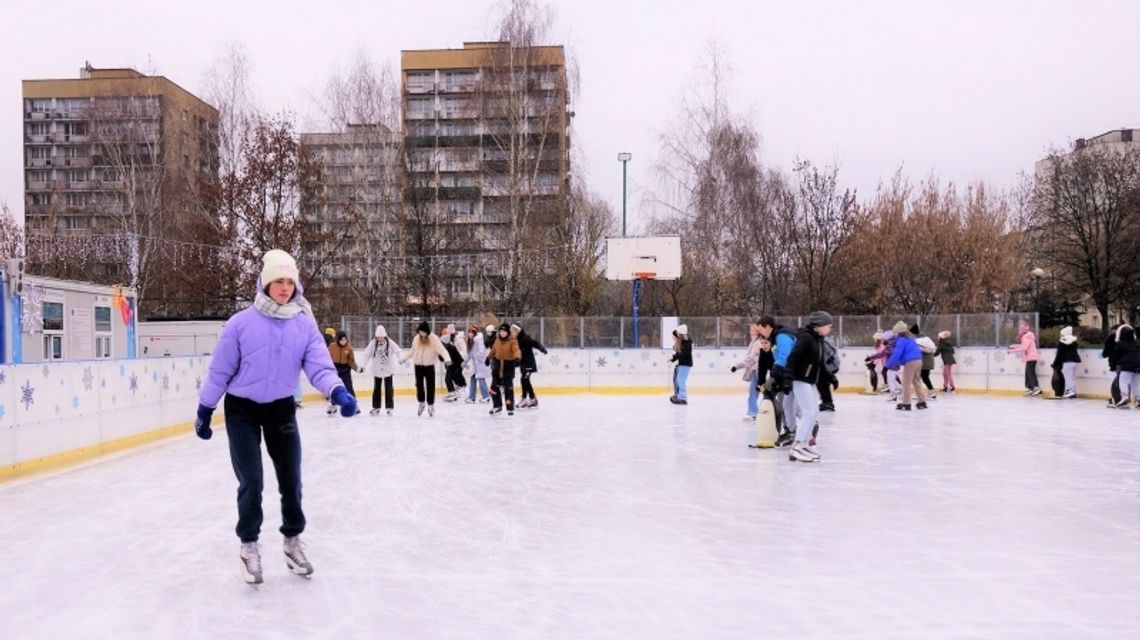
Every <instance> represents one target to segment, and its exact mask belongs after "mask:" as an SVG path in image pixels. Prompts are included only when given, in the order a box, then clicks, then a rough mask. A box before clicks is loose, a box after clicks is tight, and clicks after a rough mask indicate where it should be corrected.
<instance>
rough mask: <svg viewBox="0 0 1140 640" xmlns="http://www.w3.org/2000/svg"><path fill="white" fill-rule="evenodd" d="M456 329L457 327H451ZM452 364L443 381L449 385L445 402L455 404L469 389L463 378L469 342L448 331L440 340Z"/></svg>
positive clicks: (446, 369) (448, 366) (447, 367)
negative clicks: (464, 358)
mask: <svg viewBox="0 0 1140 640" xmlns="http://www.w3.org/2000/svg"><path fill="white" fill-rule="evenodd" d="M450 326H451V327H452V328H454V326H455V325H450ZM440 341H441V342H442V343H443V348H444V349H447V355H448V357H449V358H450V359H451V364H449V365H447V366H446V368H445V370H444V373H443V381H444V383H446V384H447V396H445V397H444V399H443V401H444V402H455V401H457V400H459V397H460V396H462V395H463V390H464V389H466V388H467V381H466V380H465V379H464V377H463V356H464V354H466V353H467V341H466V340H464V339H463V337H462V336H460V335H459V334H457V333H456V332H455V331H454V330H447V331H445V332H444V334H443V338H442V339H441V340H440Z"/></svg>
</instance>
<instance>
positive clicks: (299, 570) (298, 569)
mask: <svg viewBox="0 0 1140 640" xmlns="http://www.w3.org/2000/svg"><path fill="white" fill-rule="evenodd" d="M285 566H286V567H288V568H289V571H291V572H293V574H294V575H298V576H301V577H302V578H311V577H313V570H312V569H311V568H310V569H306V568H305V567H302V566H301V565H299V564H297V563H296V562H293V561H292V560H291V559H289V556H285Z"/></svg>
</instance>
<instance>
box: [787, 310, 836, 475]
mask: <svg viewBox="0 0 1140 640" xmlns="http://www.w3.org/2000/svg"><path fill="white" fill-rule="evenodd" d="M831 323H832V319H831V314H829V313H827V312H826V311H815V312H813V313H812V314H811V315H810V316H808V322H807V326H805V327H804V328H802V329H800V330H799V333H797V334H796V346H794V347H792V353H791V354H790V355H789V356H788V365H787V366H786V367H785V368H784V376H785V377H788V378H791V381H792V396H793V397H794V398H795V400H796V406H797V407H799V410H800V419H799V424H800V428H799V429H796V441H795V444H794V445H792V450H791V452H790V453H789V455H788V459H789V460H795V461H799V462H818V461H819V458H820V456H819V454H818V453H816V452H815V450H814V449H813V448H812V446H811V443H812V442H813V441H814V439H815V433H817V431H816V430H815V429H814V425H816V423H817V420H816V418H817V416H818V415H819V389H818V387H817V385H818V384H819V381H820V380H824V379H827V376H829V375H830V374H829V373H828V372H827V368H826V367H827V365H826V353H825V350H824V346H823V339H824V338H825V337H827V336H828V335H829V334H830V333H831ZM807 425H813V428H811V429H808V428H805V427H807Z"/></svg>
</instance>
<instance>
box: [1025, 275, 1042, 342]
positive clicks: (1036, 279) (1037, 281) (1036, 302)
mask: <svg viewBox="0 0 1140 640" xmlns="http://www.w3.org/2000/svg"><path fill="white" fill-rule="evenodd" d="M1029 275H1031V276H1033V315H1034V316H1036V319H1035V320H1036V321H1035V322H1034V324H1035V325H1037V326H1036V327H1034V328H1035V329H1036V330H1038V331H1040V330H1041V278H1044V277H1045V270H1044V269H1042V268H1041V267H1034V268H1033V269H1031V270H1030V271H1029Z"/></svg>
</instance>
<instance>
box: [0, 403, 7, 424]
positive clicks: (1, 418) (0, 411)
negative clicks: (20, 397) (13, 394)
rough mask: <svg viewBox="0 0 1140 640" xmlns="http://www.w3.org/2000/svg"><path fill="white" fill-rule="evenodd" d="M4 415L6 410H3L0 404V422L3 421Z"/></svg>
mask: <svg viewBox="0 0 1140 640" xmlns="http://www.w3.org/2000/svg"><path fill="white" fill-rule="evenodd" d="M6 413H7V409H5V408H4V405H2V404H0V420H3V419H4V415H5V414H6Z"/></svg>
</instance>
